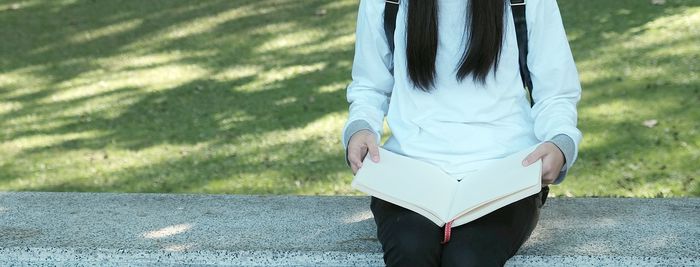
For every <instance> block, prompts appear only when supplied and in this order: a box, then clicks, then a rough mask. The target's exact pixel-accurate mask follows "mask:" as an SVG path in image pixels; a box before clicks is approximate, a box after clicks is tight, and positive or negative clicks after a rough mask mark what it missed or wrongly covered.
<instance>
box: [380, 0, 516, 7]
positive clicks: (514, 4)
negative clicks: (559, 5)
mask: <svg viewBox="0 0 700 267" xmlns="http://www.w3.org/2000/svg"><path fill="white" fill-rule="evenodd" d="M387 1H388V0H387ZM524 5H525V0H511V1H510V6H524Z"/></svg>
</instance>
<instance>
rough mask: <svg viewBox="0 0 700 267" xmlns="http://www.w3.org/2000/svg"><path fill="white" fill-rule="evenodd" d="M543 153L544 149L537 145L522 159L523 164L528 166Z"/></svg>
mask: <svg viewBox="0 0 700 267" xmlns="http://www.w3.org/2000/svg"><path fill="white" fill-rule="evenodd" d="M544 155H545V150H544V149H543V148H542V146H538V147H537V148H536V149H535V151H532V153H530V154H529V155H527V157H525V159H524V160H523V166H530V164H532V163H534V162H535V161H537V160H538V159H539V158H541V157H542V156H544Z"/></svg>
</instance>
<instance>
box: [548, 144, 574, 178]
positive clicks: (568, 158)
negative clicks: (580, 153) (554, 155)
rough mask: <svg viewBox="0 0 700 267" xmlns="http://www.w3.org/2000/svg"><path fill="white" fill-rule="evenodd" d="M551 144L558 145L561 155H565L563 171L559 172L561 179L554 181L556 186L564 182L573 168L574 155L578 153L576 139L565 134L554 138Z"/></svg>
mask: <svg viewBox="0 0 700 267" xmlns="http://www.w3.org/2000/svg"><path fill="white" fill-rule="evenodd" d="M549 142H551V143H553V144H554V145H556V146H557V147H558V148H559V150H561V153H562V154H564V166H562V168H561V171H559V177H557V179H556V180H554V184H559V183H561V182H562V181H564V177H566V174H567V173H568V171H569V168H570V167H571V163H572V160H573V158H574V153H575V152H576V150H575V148H576V147H575V146H576V144H575V143H574V139H573V138H571V137H569V136H568V135H565V134H558V135H555V136H554V137H552V139H551V140H549Z"/></svg>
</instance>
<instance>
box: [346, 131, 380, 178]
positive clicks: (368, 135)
mask: <svg viewBox="0 0 700 267" xmlns="http://www.w3.org/2000/svg"><path fill="white" fill-rule="evenodd" d="M376 140H377V136H376V134H375V133H374V132H372V131H370V130H360V131H357V132H356V133H354V134H353V135H352V136H351V137H350V141H348V161H349V162H350V168H351V169H352V174H353V175H355V174H356V173H357V170H359V169H360V168H361V167H362V160H363V159H364V158H365V156H366V155H367V151H369V154H370V157H371V158H372V161H374V162H379V148H378V146H377V143H376V142H377V141H376Z"/></svg>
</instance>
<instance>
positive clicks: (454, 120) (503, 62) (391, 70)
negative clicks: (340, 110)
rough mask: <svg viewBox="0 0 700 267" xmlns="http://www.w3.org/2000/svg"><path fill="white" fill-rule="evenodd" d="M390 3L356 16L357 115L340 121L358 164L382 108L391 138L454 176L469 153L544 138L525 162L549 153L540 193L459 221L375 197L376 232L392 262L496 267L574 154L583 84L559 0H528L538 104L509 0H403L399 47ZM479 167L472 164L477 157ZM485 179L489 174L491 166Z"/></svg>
mask: <svg viewBox="0 0 700 267" xmlns="http://www.w3.org/2000/svg"><path fill="white" fill-rule="evenodd" d="M384 7H385V3H384V1H381V0H361V2H360V7H359V13H358V17H357V32H356V38H357V39H356V44H355V57H354V62H353V68H352V82H351V83H350V85H349V86H348V88H347V100H348V102H349V103H350V111H349V118H348V121H347V122H346V124H345V126H344V128H343V145H344V148H345V149H346V161H347V163H348V165H349V166H350V167H351V169H352V172H353V174H354V173H356V172H357V170H358V169H359V168H361V167H362V159H363V158H365V155H366V154H367V153H369V154H370V158H371V159H372V160H373V161H374V162H379V161H380V160H381V159H380V158H379V154H378V150H377V146H378V145H379V142H380V139H381V136H382V134H383V127H382V126H383V120H384V117H385V116H386V119H387V123H388V125H389V128H390V129H391V130H392V136H391V137H390V138H389V139H388V140H387V141H386V143H385V144H384V145H383V147H384V148H385V149H387V150H390V151H393V152H395V153H399V154H402V155H405V156H409V157H412V158H416V159H420V160H423V161H425V162H428V163H431V164H434V165H436V166H439V167H440V168H442V169H443V170H444V171H445V172H446V173H448V174H451V175H455V176H458V175H459V174H460V173H462V172H466V171H468V169H469V166H470V165H471V164H475V163H478V162H479V161H483V160H489V159H494V158H500V157H504V156H506V155H509V154H511V153H514V152H516V151H519V150H521V149H524V148H526V147H529V146H532V145H536V144H538V143H541V144H540V145H539V146H537V148H536V149H535V150H534V152H532V153H531V154H530V155H529V156H528V157H527V158H525V159H524V160H523V165H525V166H526V165H529V164H530V163H532V162H535V161H536V160H538V159H541V160H542V163H543V167H542V172H543V175H542V184H543V186H545V187H544V188H543V190H542V192H540V193H539V194H535V195H532V196H530V197H527V198H525V199H522V200H520V201H517V202H514V203H512V204H510V205H508V206H505V207H503V208H501V209H499V210H496V211H494V212H492V213H490V214H488V215H485V216H483V217H481V218H479V219H477V220H475V221H472V222H470V223H468V224H465V225H461V226H458V227H455V228H453V229H452V237H451V241H449V242H447V243H445V244H444V245H443V244H441V240H442V237H443V236H442V229H441V228H440V227H438V226H437V225H435V224H434V223H432V222H431V221H429V220H428V219H427V218H424V217H422V216H421V215H419V214H417V213H414V212H412V211H410V210H407V209H404V208H401V207H398V206H396V205H393V204H391V203H388V202H385V201H383V200H381V199H377V198H374V197H372V201H371V204H370V207H371V210H372V213H373V214H374V219H375V222H376V224H377V236H378V238H379V241H380V242H381V244H382V249H383V251H384V261H385V263H386V264H387V265H390V266H438V265H443V266H500V265H503V264H504V263H505V262H506V261H507V260H508V259H509V258H510V257H512V256H513V255H514V254H515V253H516V252H517V250H518V249H519V248H520V246H521V245H522V244H523V243H524V242H525V240H527V238H528V237H529V236H530V233H531V232H532V230H533V229H534V227H535V225H536V224H537V221H538V218H539V209H540V208H541V206H542V204H543V203H544V198H545V197H546V194H547V189H548V187H546V186H547V185H549V184H558V183H560V182H561V181H562V180H563V179H564V177H565V176H566V172H567V170H568V169H569V168H570V167H571V165H572V164H573V163H574V162H575V160H576V155H577V154H578V144H579V143H580V141H581V138H582V136H581V132H580V131H579V129H578V128H577V126H576V123H577V111H576V104H577V103H578V101H579V99H580V95H581V88H580V82H579V80H578V73H577V70H576V66H575V64H574V60H573V56H572V54H571V51H570V48H569V44H568V41H567V39H566V34H565V32H564V28H563V25H562V20H561V16H560V13H559V9H558V6H557V3H556V1H555V0H528V2H527V11H526V17H527V25H528V40H529V41H528V45H529V54H528V66H529V68H530V73H531V78H532V83H533V87H534V90H533V94H532V98H533V100H534V103H535V104H534V106H532V107H531V106H530V103H529V99H528V93H527V92H526V91H525V90H523V86H522V80H521V77H520V73H519V66H518V46H517V42H516V35H515V30H514V23H513V17H512V15H511V9H510V8H511V7H510V5H509V2H508V1H507V0H505V1H504V2H501V1H497V0H403V1H401V3H400V6H399V9H398V16H397V20H396V31H395V33H394V44H395V49H394V52H393V53H392V52H391V50H390V48H389V44H388V41H387V38H386V37H385V32H384V26H383V25H384V24H383V11H384ZM472 166H473V165H472ZM483 179H488V178H487V177H485V178H483Z"/></svg>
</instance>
